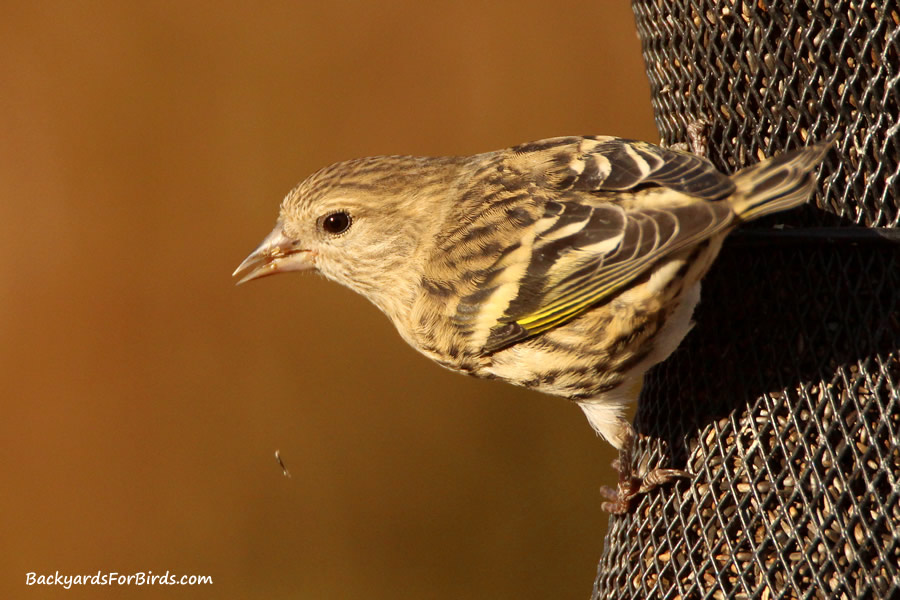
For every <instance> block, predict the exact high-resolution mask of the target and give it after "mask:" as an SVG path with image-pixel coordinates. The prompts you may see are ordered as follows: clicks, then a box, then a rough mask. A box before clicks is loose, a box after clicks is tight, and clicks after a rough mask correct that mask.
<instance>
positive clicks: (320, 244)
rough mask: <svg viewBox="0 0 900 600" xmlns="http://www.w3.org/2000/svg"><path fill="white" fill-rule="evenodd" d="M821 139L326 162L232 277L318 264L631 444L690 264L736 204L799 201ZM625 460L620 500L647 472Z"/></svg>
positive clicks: (691, 286) (413, 337)
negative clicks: (731, 148)
mask: <svg viewBox="0 0 900 600" xmlns="http://www.w3.org/2000/svg"><path fill="white" fill-rule="evenodd" d="M827 149H828V145H827V144H823V145H817V146H812V147H809V148H806V149H803V150H799V151H795V152H792V153H788V154H784V155H781V156H778V157H776V158H773V159H769V160H767V161H765V162H763V163H759V164H757V165H754V166H752V167H750V168H748V169H745V170H743V171H740V172H739V173H737V174H735V175H733V176H731V177H729V176H727V175H724V174H722V173H720V172H718V171H717V170H716V169H715V168H714V167H713V166H712V165H711V164H710V163H709V162H708V161H706V160H705V159H703V158H700V157H698V156H696V155H693V154H689V153H686V152H680V151H676V150H671V149H664V148H660V147H658V146H654V145H651V144H646V143H643V142H636V141H631V140H623V139H619V138H612V137H567V138H553V139H548V140H541V141H537V142H532V143H529V144H523V145H520V146H515V147H513V148H509V149H506V150H500V151H497V152H489V153H485V154H478V155H475V156H470V157H444V158H421V157H406V156H385V157H374V158H364V159H358V160H352V161H348V162H343V163H338V164H335V165H332V166H330V167H326V168H325V169H322V170H320V171H319V172H317V173H315V174H313V175H312V176H310V177H309V178H308V179H306V180H305V181H304V182H302V183H301V184H300V185H298V186H297V187H296V188H294V189H293V190H292V191H291V192H290V193H289V194H288V195H287V197H286V198H285V199H284V202H283V203H282V205H281V213H280V216H279V219H278V224H277V226H276V228H275V230H274V231H273V232H272V233H271V234H270V235H269V237H268V238H266V240H265V241H264V242H263V244H262V245H261V246H260V247H259V248H258V249H257V250H256V251H255V252H254V253H253V254H251V255H250V257H248V258H247V260H245V261H244V263H243V264H242V265H241V266H240V267H238V270H237V271H236V272H235V274H236V275H237V274H242V275H244V277H243V278H242V279H241V281H246V280H249V279H254V278H257V277H260V276H263V275H268V274H272V273H276V272H281V271H286V270H297V269H310V268H315V269H317V270H318V271H319V272H321V273H322V274H323V275H325V276H326V277H328V278H330V279H333V280H335V281H337V282H339V283H342V284H344V285H347V286H348V287H350V288H351V289H354V290H356V291H357V292H359V293H361V294H363V295H365V296H366V297H368V298H369V299H370V300H372V302H374V303H375V305H376V306H378V307H379V308H380V309H381V310H382V311H384V312H385V314H387V316H388V317H389V318H390V319H391V321H392V322H393V323H394V325H395V326H396V327H397V330H398V331H399V332H400V334H401V335H402V336H403V338H404V339H405V340H406V341H407V342H409V343H410V344H411V345H412V346H413V347H415V348H416V349H418V350H419V351H421V352H422V353H424V354H425V355H427V356H429V357H430V358H432V359H433V360H435V361H436V362H438V363H439V364H441V365H443V366H445V367H448V368H450V369H453V370H456V371H461V372H464V373H468V374H471V375H475V376H478V377H489V378H498V379H502V380H505V381H508V382H510V383H514V384H516V385H522V386H526V387H529V388H532V389H536V390H539V391H542V392H546V393H549V394H553V395H557V396H563V397H566V398H570V399H572V400H574V401H576V402H578V403H579V405H580V406H581V407H582V409H583V410H584V412H585V414H586V415H587V417H588V419H589V421H590V423H591V425H592V426H593V427H594V429H595V430H596V431H597V432H598V433H599V434H600V435H602V436H603V437H604V438H606V439H607V440H608V441H610V442H611V443H612V444H613V445H614V446H616V447H617V448H619V449H620V450H622V451H623V452H627V451H628V450H629V448H630V445H631V441H632V438H633V435H634V434H633V430H632V429H631V426H630V425H629V424H628V423H627V421H626V420H625V419H624V418H623V411H624V407H625V405H626V404H627V403H628V402H631V401H634V400H635V399H636V397H637V394H638V391H639V389H640V384H641V380H642V377H643V374H644V372H646V370H647V369H649V368H650V367H651V366H652V365H654V364H656V363H658V362H660V361H662V360H664V359H665V358H666V357H667V356H668V355H669V354H671V353H672V351H674V350H675V348H676V347H677V345H678V344H679V343H680V342H681V340H682V338H683V337H684V336H685V335H686V334H687V332H688V331H689V330H690V327H691V321H690V319H691V313H692V312H693V309H694V306H695V305H696V303H697V301H698V300H699V285H700V279H701V278H702V277H703V275H704V274H705V273H706V272H707V270H708V269H709V267H710V265H711V264H712V262H713V260H714V259H715V257H716V255H717V254H718V252H719V248H720V247H721V244H722V241H723V240H724V238H725V236H726V235H727V234H728V232H729V231H731V230H732V229H733V228H734V227H736V226H737V225H738V224H739V223H741V222H742V221H746V220H750V219H753V218H757V217H759V216H762V215H765V214H769V213H772V212H776V211H779V210H785V209H788V208H791V207H793V206H796V205H798V204H801V203H802V202H805V201H806V200H807V199H808V197H809V195H810V193H811V190H812V186H813V184H814V178H813V177H812V171H813V169H814V168H815V167H816V165H817V164H818V163H819V162H820V161H821V160H822V158H823V156H824V154H825V152H826V151H827ZM627 462H628V461H626V460H623V461H622V470H621V474H622V478H621V479H620V485H619V491H618V497H617V500H616V501H615V502H613V503H611V504H609V505H607V506H606V507H607V508H609V509H611V510H614V511H617V512H621V511H623V510H625V509H627V507H628V504H629V501H630V499H631V497H632V496H634V495H635V494H636V493H638V492H639V491H643V490H644V489H646V488H647V485H648V482H649V485H653V484H658V483H660V482H663V481H665V480H667V479H668V478H671V477H672V476H674V475H676V474H680V472H676V471H662V470H661V471H658V472H655V473H651V476H649V477H648V479H647V481H645V482H643V483H644V485H642V482H641V481H638V480H636V479H635V478H633V477H632V476H631V474H630V473H629V472H628V471H627V469H628V466H629V465H628V464H627Z"/></svg>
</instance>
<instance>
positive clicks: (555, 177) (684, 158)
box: [508, 136, 734, 200]
mask: <svg viewBox="0 0 900 600" xmlns="http://www.w3.org/2000/svg"><path fill="white" fill-rule="evenodd" d="M510 150H511V157H510V158H509V159H508V162H509V163H510V166H511V167H512V168H514V169H515V168H516V167H519V168H521V169H523V170H530V171H531V172H532V173H534V174H535V175H536V176H537V177H539V178H542V179H543V182H544V185H546V186H548V187H552V188H554V189H556V190H559V191H566V190H575V191H587V192H594V191H607V192H612V191H623V190H634V189H635V188H638V187H640V186H644V185H656V186H661V187H667V188H670V189H673V190H675V191H678V192H682V193H684V194H688V195H690V196H694V197H697V198H703V199H706V200H718V199H720V198H724V197H726V196H728V195H729V194H731V193H732V192H734V183H732V181H731V178H730V177H728V176H727V175H725V174H723V173H721V172H719V171H718V170H717V169H716V168H715V167H714V166H713V164H712V163H711V162H709V161H708V160H706V159H705V158H701V157H700V156H697V155H696V154H691V153H689V152H680V151H678V150H671V149H668V148H661V147H660V146H654V145H653V144H648V143H646V142H640V141H636V140H626V139H623V138H616V137H602V136H592V137H559V138H550V139H546V140H541V141H538V142H531V143H528V144H522V145H520V146H514V147H513V148H511V149H510Z"/></svg>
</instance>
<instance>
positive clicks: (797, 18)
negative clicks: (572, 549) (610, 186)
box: [594, 0, 900, 599]
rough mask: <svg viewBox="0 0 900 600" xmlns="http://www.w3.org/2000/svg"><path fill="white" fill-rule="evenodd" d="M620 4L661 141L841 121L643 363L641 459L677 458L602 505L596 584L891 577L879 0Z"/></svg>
mask: <svg viewBox="0 0 900 600" xmlns="http://www.w3.org/2000/svg"><path fill="white" fill-rule="evenodd" d="M632 5H633V8H634V13H635V17H636V21H637V27H638V32H639V34H640V36H641V39H642V42H643V48H644V57H645V61H646V65H647V73H648V76H649V78H650V82H651V87H652V92H653V107H654V110H655V114H656V120H657V125H658V126H659V129H660V131H661V133H662V137H663V141H664V142H665V143H669V144H671V143H674V142H680V141H684V139H685V132H686V128H687V125H688V124H689V123H692V122H696V121H701V120H702V121H705V122H706V123H707V124H708V127H707V137H708V152H709V158H710V159H711V160H712V161H713V162H714V163H715V164H716V165H717V166H718V167H719V168H720V169H722V170H724V171H727V172H731V171H734V170H735V169H736V168H738V167H741V166H744V165H747V164H750V163H753V162H755V161H756V160H758V159H759V158H762V157H763V156H770V155H772V154H775V153H777V152H779V151H782V150H784V149H788V148H793V147H797V146H801V145H804V144H805V143H806V140H807V139H812V140H822V139H825V138H826V137H827V136H828V135H829V134H830V133H833V132H837V133H839V135H840V137H839V139H838V142H837V148H836V150H835V151H833V152H832V153H831V155H830V156H829V157H828V159H827V160H826V162H825V164H824V166H823V167H822V169H821V172H820V176H819V187H818V190H817V193H816V198H815V203H812V202H811V203H810V205H809V206H807V207H805V208H803V209H798V210H796V211H792V212H791V213H789V214H785V215H778V216H777V219H768V220H766V222H764V223H761V224H760V225H759V227H757V228H754V229H752V230H750V231H743V232H738V233H737V234H735V235H733V236H732V238H731V239H730V240H729V242H728V243H727V244H726V246H725V248H724V249H723V252H722V254H721V256H720V258H719V260H718V262H717V263H716V265H715V266H714V267H713V269H712V271H711V272H710V274H709V275H708V276H707V278H706V279H705V280H704V286H703V287H704V289H703V300H702V301H701V304H700V306H699V307H698V310H697V312H696V314H695V320H696V321H697V326H696V327H695V329H694V331H693V332H692V333H691V334H690V335H689V336H688V338H687V339H686V340H685V343H684V344H683V345H682V347H681V348H680V349H679V350H677V351H676V353H675V354H674V355H673V356H672V357H671V358H670V359H669V360H668V361H666V362H665V363H664V364H662V365H659V366H658V367H657V368H656V369H654V370H653V371H652V372H651V373H650V374H649V376H648V377H647V381H646V384H645V389H644V391H643V394H642V396H641V402H640V406H639V408H638V413H637V416H636V419H635V426H636V429H637V430H638V432H639V433H641V441H640V442H639V449H638V452H636V457H635V460H636V461H637V462H638V470H639V471H640V470H642V469H644V468H649V467H650V466H675V467H681V468H685V467H686V468H687V469H688V470H690V471H691V472H692V473H693V474H694V477H693V479H692V480H690V481H688V480H685V481H679V482H677V483H676V484H674V485H668V486H666V487H664V488H662V489H659V490H655V491H653V492H651V493H650V494H648V495H647V496H646V497H644V498H643V499H642V500H641V501H640V502H639V503H638V505H637V507H636V509H635V510H634V511H632V512H631V513H630V514H627V515H624V516H621V517H613V518H612V520H611V522H610V530H609V533H608V535H607V539H606V545H605V549H604V553H603V557H602V559H601V562H600V566H599V571H598V576H597V580H596V583H595V589H594V598H598V599H599V598H603V599H606V598H610V599H611V598H615V599H620V598H621V599H624V598H765V599H768V598H890V597H900V244H898V243H897V240H898V239H900V236H897V235H896V234H897V232H898V231H900V229H897V227H898V225H900V191H898V188H900V108H898V107H900V9H898V3H897V2H896V0H887V1H885V0H867V1H865V2H856V1H839V0H831V1H829V0H818V1H813V0H785V1H782V2H773V1H765V0H753V1H750V2H748V1H742V0H705V1H703V0H633V2H632ZM775 222H777V223H779V224H780V225H784V226H785V228H783V229H782V228H779V229H773V228H772V227H773V223H775ZM861 226H867V227H868V228H864V227H861ZM835 228H841V229H835Z"/></svg>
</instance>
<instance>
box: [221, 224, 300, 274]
mask: <svg viewBox="0 0 900 600" xmlns="http://www.w3.org/2000/svg"><path fill="white" fill-rule="evenodd" d="M312 268H315V264H314V263H313V253H312V252H311V251H309V250H304V249H303V248H302V247H300V246H299V245H298V243H297V242H296V241H295V240H292V239H290V238H288V237H287V236H285V235H284V232H283V231H282V229H281V225H280V224H279V225H277V226H276V227H275V229H273V230H272V233H270V234H269V235H268V236H266V239H264V240H263V241H262V243H261V244H260V245H259V247H257V248H256V250H254V251H253V252H252V253H250V256H248V257H247V258H245V259H244V262H242V263H241V264H240V266H238V268H237V269H235V270H234V273H232V274H231V276H232V277H240V279H239V280H238V282H237V284H235V285H240V284H242V283H245V282H247V281H251V280H253V279H259V278H260V277H265V276H267V275H275V274H276V273H284V272H285V271H305V270H306V269H312Z"/></svg>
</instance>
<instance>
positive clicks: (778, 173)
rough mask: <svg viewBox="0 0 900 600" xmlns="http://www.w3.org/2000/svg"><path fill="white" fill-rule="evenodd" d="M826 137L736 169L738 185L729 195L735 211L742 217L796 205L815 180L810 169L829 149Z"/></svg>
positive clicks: (801, 201) (831, 139) (832, 141)
mask: <svg viewBox="0 0 900 600" xmlns="http://www.w3.org/2000/svg"><path fill="white" fill-rule="evenodd" d="M833 143H834V137H832V138H830V139H829V140H827V141H825V142H822V143H819V144H814V145H812V146H807V147H806V148H801V149H800V150H794V151H792V152H785V153H784V154H779V155H778V156H775V157H773V158H770V159H768V160H764V161H762V162H760V163H757V164H755V165H752V166H750V167H747V168H746V169H743V170H741V171H738V172H737V173H735V174H734V175H733V176H732V177H731V180H732V181H733V182H734V185H735V187H736V188H737V189H736V191H735V193H734V194H733V195H732V196H731V203H732V206H733V207H734V212H735V214H737V216H738V217H739V218H740V219H741V220H742V221H752V220H753V219H758V218H759V217H762V216H765V215H768V214H771V213H776V212H779V211H782V210H787V209H789V208H794V207H795V206H799V205H801V204H803V203H804V202H806V201H807V200H809V196H810V194H811V193H812V191H813V187H814V186H815V184H816V178H815V175H814V174H813V170H814V169H815V168H816V166H818V164H819V163H820V162H822V159H823V158H825V154H826V153H827V152H828V150H830V149H831V145H832V144H833Z"/></svg>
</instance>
